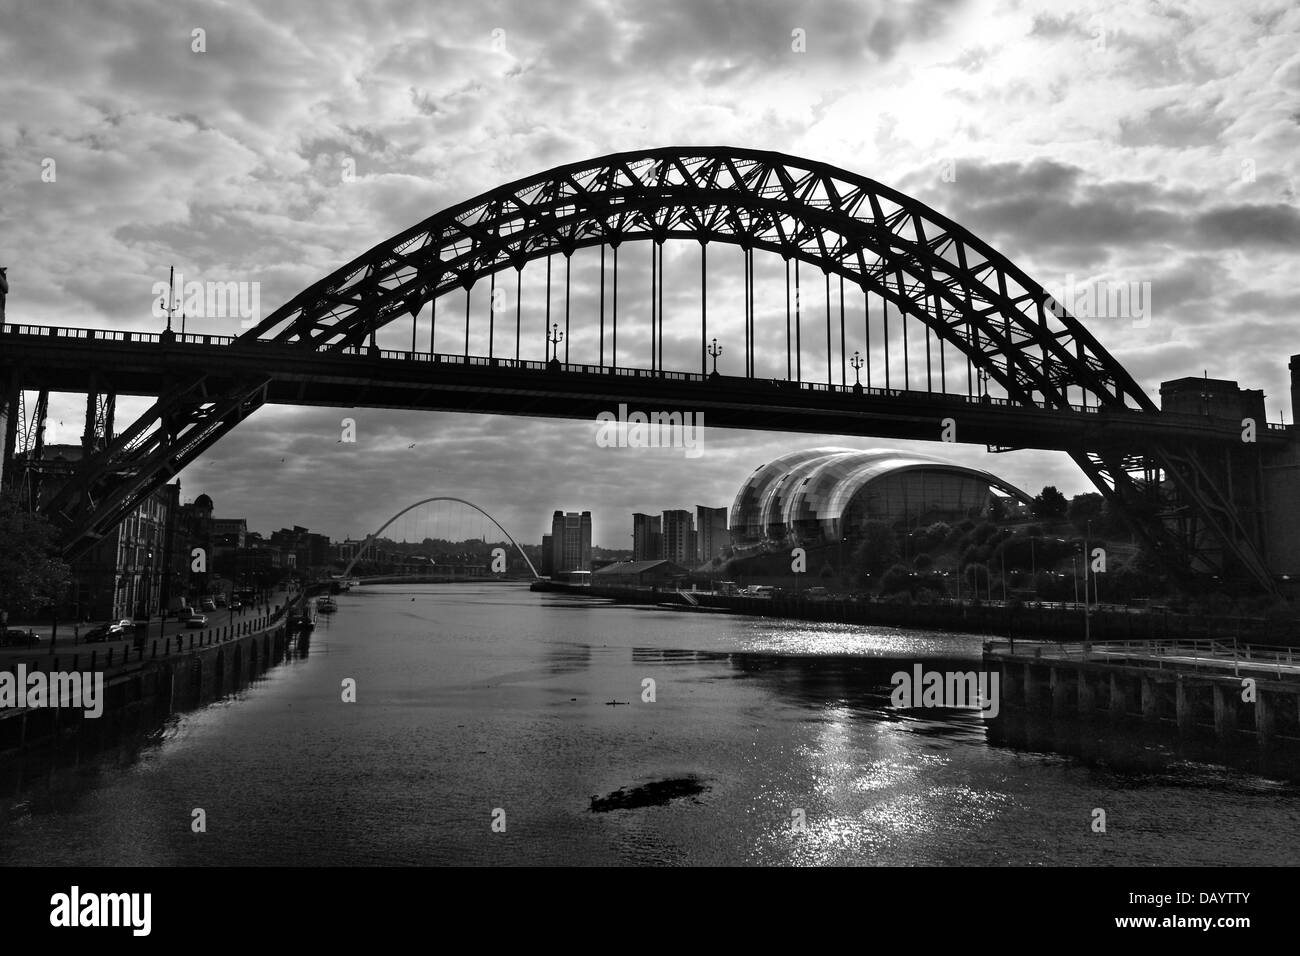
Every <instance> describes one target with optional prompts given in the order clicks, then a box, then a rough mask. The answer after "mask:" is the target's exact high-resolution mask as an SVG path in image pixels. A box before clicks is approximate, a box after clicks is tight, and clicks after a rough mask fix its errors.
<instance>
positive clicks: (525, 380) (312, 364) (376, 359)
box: [0, 325, 1291, 451]
mask: <svg viewBox="0 0 1300 956" xmlns="http://www.w3.org/2000/svg"><path fill="white" fill-rule="evenodd" d="M0 342H3V349H0V366H7V367H9V368H10V369H11V370H14V371H17V372H18V375H19V377H20V383H21V387H22V388H24V389H29V390H37V389H48V390H50V391H52V392H76V393H86V392H89V391H92V390H101V391H103V390H112V391H115V392H116V393H117V394H120V395H151V396H152V395H158V394H161V393H162V392H163V391H164V390H165V388H166V387H167V386H169V385H172V384H175V383H178V382H185V381H192V380H194V379H196V378H198V377H200V376H207V378H208V381H209V382H210V383H211V384H212V386H213V387H214V388H221V387H222V386H223V385H225V384H227V383H229V382H234V381H240V380H244V381H247V380H254V379H260V378H265V379H270V384H269V386H268V395H267V400H268V401H269V402H270V403H273V404H290V405H317V406H329V407H346V408H351V407H372V408H411V409H427V410H436V411H455V412H486V413H493V414H510V415H526V416H538V417H547V418H571V419H586V420H589V421H591V420H594V419H595V417H596V416H597V415H598V414H600V413H601V412H617V410H618V406H619V404H620V403H623V402H626V403H629V405H630V407H631V409H632V410H640V411H644V412H651V411H680V412H697V413H700V412H702V413H704V419H705V423H706V424H708V425H714V426H718V427H729V428H754V429H765V430H783V431H794V432H805V433H823V434H837V435H862V436H873V437H881V438H910V439H923V440H934V439H936V438H939V437H940V430H941V427H942V426H941V422H942V420H943V419H945V418H952V419H954V421H955V422H956V429H955V435H954V437H955V440H956V441H959V442H963V443H974V444H984V445H991V446H1000V447H1031V448H1043V449H1058V450H1065V451H1073V450H1079V449H1099V448H1106V447H1110V446H1113V447H1117V448H1132V447H1133V445H1134V442H1135V439H1136V440H1139V441H1140V440H1141V439H1142V438H1144V437H1150V438H1160V439H1164V440H1171V439H1173V440H1178V439H1186V440H1189V441H1199V442H1204V441H1211V442H1220V443H1239V442H1240V441H1241V426H1240V423H1239V422H1235V421H1227V420H1223V419H1211V418H1206V417H1203V416H1197V415H1176V414H1171V413H1165V412H1146V411H1139V410H1136V409H1111V408H1104V409H1101V408H1097V407H1095V406H1088V407H1085V406H1081V405H1071V406H1070V407H1069V408H1055V407H1049V406H1024V405H1019V404H1013V403H1011V402H1008V401H1007V400H1006V399H1001V398H993V397H987V396H986V397H979V396H972V395H963V394H953V393H942V392H931V391H919V390H915V389H912V390H907V389H898V388H878V387H877V388H866V387H861V388H857V387H855V386H852V385H847V386H845V385H828V384H826V383H819V382H796V381H786V380H779V379H757V378H745V377H737V376H726V375H716V376H712V375H702V374H699V373H692V372H675V371H652V370H649V369H644V368H634V367H622V366H620V367H611V366H600V365H586V364H577V363H570V364H561V363H554V362H552V363H545V362H537V361H528V360H522V361H516V360H514V359H512V358H500V357H493V358H488V357H485V356H468V357H467V356H464V355H451V354H441V353H439V354H431V353H427V352H402V351H391V350H374V351H371V350H369V349H363V348H355V347H353V348H348V349H343V350H337V349H330V350H319V351H318V350H312V349H306V348H303V347H300V346H289V345H283V344H279V343H270V342H260V341H256V340H247V339H240V338H234V337H230V336H213V335H196V334H190V335H186V336H179V335H177V336H176V337H175V339H174V341H164V340H163V337H162V336H161V335H158V334H156V333H142V332H126V331H104V330H97V329H75V328H61V327H51V326H29V325H9V326H6V327H4V328H3V329H2V330H0ZM1290 427H1291V426H1281V425H1274V424H1268V425H1266V426H1265V425H1261V427H1260V429H1259V432H1258V439H1259V441H1260V443H1261V444H1262V445H1265V446H1270V445H1280V444H1283V443H1285V442H1286V441H1287V435H1288V433H1289V429H1290Z"/></svg>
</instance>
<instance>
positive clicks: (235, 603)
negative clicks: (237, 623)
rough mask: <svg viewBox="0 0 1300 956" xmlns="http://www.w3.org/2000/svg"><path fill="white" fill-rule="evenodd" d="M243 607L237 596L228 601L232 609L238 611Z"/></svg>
mask: <svg viewBox="0 0 1300 956" xmlns="http://www.w3.org/2000/svg"><path fill="white" fill-rule="evenodd" d="M243 608H244V605H243V602H241V601H240V600H239V599H238V598H236V599H235V600H233V601H231V602H230V609H231V610H232V611H240V610H243Z"/></svg>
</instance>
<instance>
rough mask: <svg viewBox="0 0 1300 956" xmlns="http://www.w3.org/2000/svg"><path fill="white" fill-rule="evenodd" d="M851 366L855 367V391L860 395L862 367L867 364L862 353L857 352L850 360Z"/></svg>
mask: <svg viewBox="0 0 1300 956" xmlns="http://www.w3.org/2000/svg"><path fill="white" fill-rule="evenodd" d="M849 364H850V365H852V366H853V391H854V392H856V393H858V394H859V395H860V394H862V366H863V365H865V364H866V363H865V362H864V361H863V359H862V355H861V353H859V352H857V351H855V352H854V353H853V358H851V359H849Z"/></svg>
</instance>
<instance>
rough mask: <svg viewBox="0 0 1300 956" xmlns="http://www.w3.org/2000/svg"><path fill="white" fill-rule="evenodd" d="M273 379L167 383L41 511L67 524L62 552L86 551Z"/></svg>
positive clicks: (239, 416) (255, 402)
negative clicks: (221, 384)
mask: <svg viewBox="0 0 1300 956" xmlns="http://www.w3.org/2000/svg"><path fill="white" fill-rule="evenodd" d="M269 381H270V379H259V380H257V381H250V382H242V383H239V384H237V385H235V386H231V387H226V388H221V389H214V390H212V391H209V389H208V386H207V376H201V377H199V378H197V379H195V380H194V381H191V382H188V383H185V384H182V385H178V386H175V387H173V388H171V389H169V390H168V391H167V392H166V393H165V394H164V395H162V396H161V397H160V398H159V399H158V401H156V402H155V403H154V404H153V405H152V406H150V408H149V409H148V411H146V412H145V413H144V414H143V415H141V416H140V418H138V419H137V420H136V421H135V422H134V423H133V424H132V425H131V427H130V428H128V429H127V430H126V431H125V432H123V433H122V434H121V435H120V436H118V437H117V438H116V439H113V440H111V441H110V442H109V443H108V447H107V448H105V449H104V451H102V452H100V453H99V454H98V455H95V456H94V457H92V458H89V459H88V460H86V461H84V462H83V463H82V465H81V467H80V468H78V469H77V470H76V471H75V472H74V473H73V474H72V475H71V476H70V477H69V478H68V479H67V480H66V481H65V482H64V483H63V485H62V486H61V487H60V488H59V489H58V491H57V492H55V493H54V494H53V495H52V496H51V498H50V499H49V501H48V502H47V503H45V504H44V505H43V506H42V510H43V511H44V512H45V513H46V514H48V515H50V516H51V517H53V518H55V519H56V520H57V521H59V522H60V523H61V524H62V525H63V527H64V542H65V544H64V556H65V557H66V558H69V559H72V558H76V557H78V556H79V555H81V554H83V553H84V552H86V551H87V550H89V549H90V548H91V547H93V546H94V544H95V542H96V541H98V540H99V539H100V538H101V537H102V536H103V535H104V534H106V533H107V532H108V531H110V530H111V529H112V528H113V527H115V526H116V525H117V524H118V523H119V522H121V521H122V519H123V518H125V517H126V516H127V515H129V514H130V513H131V512H132V511H134V510H135V509H136V508H137V507H139V505H140V503H141V502H142V501H144V499H145V498H147V497H148V496H149V495H150V494H152V493H153V492H154V491H156V490H157V489H158V488H159V487H160V486H161V485H163V484H165V483H166V482H168V481H170V480H171V479H172V478H173V477H174V476H175V475H177V474H179V473H180V471H181V470H182V469H183V468H184V467H185V466H186V465H188V464H189V463H190V462H192V461H194V459H196V458H198V456H199V455H201V454H202V453H203V452H204V451H206V450H207V449H208V448H210V447H211V446H212V445H213V444H214V443H215V442H216V441H217V440H218V439H219V438H221V437H222V436H223V435H225V434H226V433H227V432H229V431H230V430H232V429H233V428H234V427H235V426H236V425H238V424H239V423H240V422H241V421H243V420H244V419H245V418H247V417H248V416H249V415H251V414H252V413H253V412H254V411H256V410H257V409H258V408H260V407H261V406H262V405H263V404H264V402H265V401H266V385H267V383H268V382H269Z"/></svg>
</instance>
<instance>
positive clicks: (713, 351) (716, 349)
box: [705, 336, 722, 378]
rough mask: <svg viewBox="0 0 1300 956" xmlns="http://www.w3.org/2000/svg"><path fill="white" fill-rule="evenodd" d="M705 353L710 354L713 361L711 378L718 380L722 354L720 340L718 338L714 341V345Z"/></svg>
mask: <svg viewBox="0 0 1300 956" xmlns="http://www.w3.org/2000/svg"><path fill="white" fill-rule="evenodd" d="M705 351H706V352H708V353H709V356H710V357H711V358H712V359H713V374H712V375H710V376H709V377H710V378H717V377H718V356H719V355H721V354H722V346H721V345H719V344H718V339H717V337H716V336H715V337H714V339H713V344H712V345H710V346H709V347H708V348H706V349H705Z"/></svg>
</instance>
